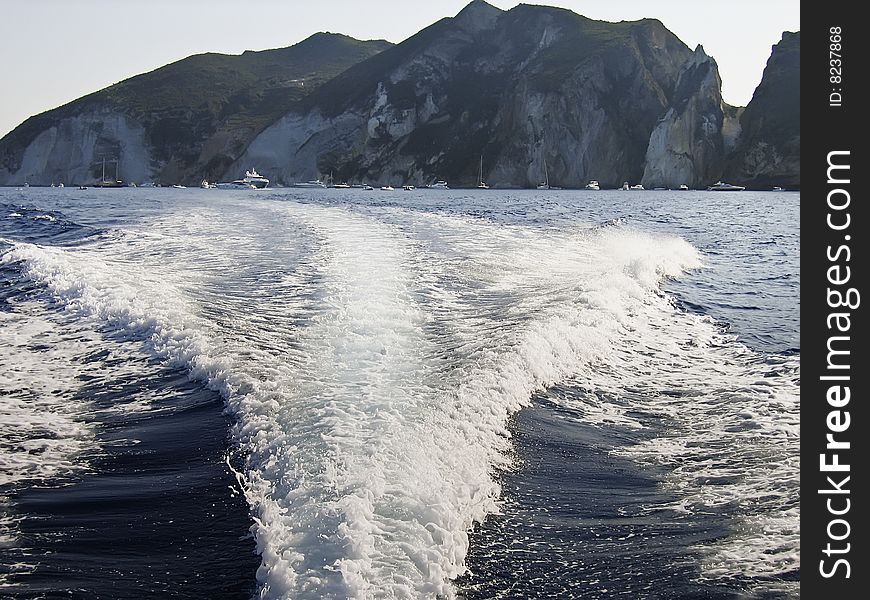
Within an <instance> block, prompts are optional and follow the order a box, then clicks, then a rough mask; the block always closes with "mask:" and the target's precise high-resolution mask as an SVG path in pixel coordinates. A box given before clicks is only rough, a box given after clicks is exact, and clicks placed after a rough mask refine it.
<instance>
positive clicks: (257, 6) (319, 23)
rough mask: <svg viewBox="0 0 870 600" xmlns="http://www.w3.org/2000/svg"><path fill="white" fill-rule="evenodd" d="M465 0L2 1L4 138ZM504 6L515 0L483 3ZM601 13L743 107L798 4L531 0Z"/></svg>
mask: <svg viewBox="0 0 870 600" xmlns="http://www.w3.org/2000/svg"><path fill="white" fill-rule="evenodd" d="M468 1H469V0H439V1H437V2H433V1H431V0H428V1H420V0H369V1H363V0H318V1H316V2H312V1H311V0H303V1H300V0H245V1H241V0H148V1H143V0H0V56H2V57H4V59H5V60H4V62H5V64H6V67H5V69H4V71H5V72H4V74H3V86H2V90H0V136H3V135H6V133H8V132H9V131H11V130H12V129H14V128H15V127H16V126H17V125H19V124H20V123H21V122H23V121H24V120H25V119H27V118H28V117H30V116H32V115H35V114H39V113H41V112H44V111H46V110H49V109H52V108H55V107H57V106H60V105H62V104H65V103H67V102H69V101H71V100H74V99H76V98H78V97H80V96H83V95H85V94H88V93H90V92H94V91H96V90H99V89H102V88H104V87H106V86H108V85H111V84H113V83H116V82H118V81H121V80H123V79H126V78H128V77H132V76H133V75H137V74H139V73H144V72H147V71H151V70H153V69H156V68H157V67H160V66H163V65H165V64H167V63H170V62H173V61H176V60H179V59H181V58H184V57H185V56H190V55H191V54H198V53H201V52H222V53H226V54H238V53H241V52H243V51H244V50H265V49H267V48H281V47H285V46H291V45H293V44H295V43H297V42H300V41H302V40H303V39H305V38H306V37H308V36H309V35H311V34H312V33H315V32H318V31H331V32H333V33H344V34H347V35H350V36H352V37H355V38H358V39H386V40H389V41H391V42H397V43H398V42H401V41H402V40H404V39H406V38H408V37H410V36H412V35H414V34H415V33H416V32H417V31H419V30H420V29H423V28H424V27H426V26H428V25H430V24H432V23H434V22H435V21H437V20H439V19H441V18H443V17H449V16H453V15H455V14H456V13H458V12H459V11H460V10H462V8H463V7H464V6H465V5H466V4H467V3H468ZM489 1H490V4H492V5H494V6H497V7H499V8H501V9H504V10H508V9H510V8H512V7H514V6H516V5H517V4H520V3H519V2H516V1H511V0H489ZM526 3H530V4H547V5H550V6H560V7H563V8H567V9H570V10H573V11H574V12H576V13H579V14H582V15H585V16H587V17H589V18H593V19H600V20H605V21H623V20H636V19H641V18H645V17H652V18H656V19H659V20H660V21H662V22H663V23H664V24H665V26H666V27H667V28H668V29H670V30H671V31H672V32H674V33H675V34H676V35H677V36H678V37H679V38H680V39H681V40H683V42H685V43H686V44H687V45H688V46H689V47H691V48H694V47H695V46H696V45H697V44H702V45H703V46H704V49H705V51H706V52H707V54H709V55H710V56H712V57H713V58H715V59H716V62H717V63H718V65H719V72H720V75H721V76H722V82H723V89H722V94H723V97H724V99H725V101H726V102H728V103H729V104H733V105H736V106H745V105H746V104H747V103H748V102H749V100H750V99H751V98H752V92H753V91H754V89H755V87H756V86H757V85H758V83H759V81H761V74H762V72H763V70H764V65H765V64H766V62H767V59H768V58H769V56H770V49H771V46H772V45H773V44H775V43H777V42H778V41H779V40H780V39H781V37H782V32H783V31H799V30H800V1H799V0H727V1H725V0H708V1H706V2H699V1H698V0H591V1H590V0H540V1H536V0H527V2H526Z"/></svg>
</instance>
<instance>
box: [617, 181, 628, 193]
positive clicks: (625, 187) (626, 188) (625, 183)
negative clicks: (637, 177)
mask: <svg viewBox="0 0 870 600" xmlns="http://www.w3.org/2000/svg"><path fill="white" fill-rule="evenodd" d="M619 189H621V190H623V191H628V190H630V189H631V188H630V187H629V185H628V182H627V181H624V182H623V183H622V187H621V188H619Z"/></svg>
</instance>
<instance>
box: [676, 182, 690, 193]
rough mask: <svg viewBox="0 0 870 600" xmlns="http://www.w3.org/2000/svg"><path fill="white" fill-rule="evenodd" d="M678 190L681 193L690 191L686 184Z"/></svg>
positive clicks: (682, 184)
mask: <svg viewBox="0 0 870 600" xmlns="http://www.w3.org/2000/svg"><path fill="white" fill-rule="evenodd" d="M677 189H679V190H680V191H681V192H686V191H688V190H689V186H687V185H686V184H685V183H681V184H680V187H679V188H677Z"/></svg>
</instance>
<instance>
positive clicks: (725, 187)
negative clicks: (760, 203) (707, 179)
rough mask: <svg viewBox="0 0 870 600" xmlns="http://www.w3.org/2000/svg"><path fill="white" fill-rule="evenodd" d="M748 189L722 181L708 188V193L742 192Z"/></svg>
mask: <svg viewBox="0 0 870 600" xmlns="http://www.w3.org/2000/svg"><path fill="white" fill-rule="evenodd" d="M745 189H746V188H745V187H743V186H742V185H731V184H730V183H723V182H722V181H717V182H716V183H714V184H713V185H711V186H710V187H708V188H707V191H708V192H742V191H743V190H745Z"/></svg>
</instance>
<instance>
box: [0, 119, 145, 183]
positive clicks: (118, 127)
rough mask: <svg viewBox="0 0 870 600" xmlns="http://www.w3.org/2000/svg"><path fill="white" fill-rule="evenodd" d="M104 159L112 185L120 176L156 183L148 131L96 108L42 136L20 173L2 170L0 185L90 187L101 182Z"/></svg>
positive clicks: (28, 152) (25, 154) (32, 146)
mask: <svg viewBox="0 0 870 600" xmlns="http://www.w3.org/2000/svg"><path fill="white" fill-rule="evenodd" d="M104 159H105V160H106V161H107V162H106V178H107V179H114V177H115V174H116V172H117V175H118V177H120V178H122V179H123V180H125V181H134V182H142V181H150V180H151V177H152V168H153V161H152V157H151V153H150V150H149V147H148V144H147V142H146V135H145V129H144V128H143V127H142V126H141V125H140V124H139V123H137V122H136V121H135V120H133V119H131V118H130V117H128V116H126V115H123V114H120V113H117V112H115V111H113V110H111V109H109V108H95V109H92V110H90V111H87V112H84V113H82V114H78V115H75V116H72V117H68V118H65V119H62V120H60V121H58V122H57V123H56V124H54V125H52V126H50V127H48V128H47V129H45V130H44V131H42V133H40V134H39V135H37V136H36V138H35V139H34V140H33V141H32V142H31V143H30V144H29V145H28V146H27V147H26V149H25V150H24V152H23V153H22V156H21V158H20V163H19V166H18V168H17V169H16V170H15V171H11V172H10V170H8V169H7V168H0V185H21V184H24V183H30V184H31V185H50V184H52V183H58V184H59V183H63V184H65V185H66V184H88V183H92V182H93V181H95V180H99V179H100V178H101V177H102V175H103V160H104ZM116 160H117V161H118V163H117V165H116V163H115V161H116ZM116 166H117V171H116Z"/></svg>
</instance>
